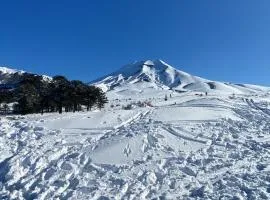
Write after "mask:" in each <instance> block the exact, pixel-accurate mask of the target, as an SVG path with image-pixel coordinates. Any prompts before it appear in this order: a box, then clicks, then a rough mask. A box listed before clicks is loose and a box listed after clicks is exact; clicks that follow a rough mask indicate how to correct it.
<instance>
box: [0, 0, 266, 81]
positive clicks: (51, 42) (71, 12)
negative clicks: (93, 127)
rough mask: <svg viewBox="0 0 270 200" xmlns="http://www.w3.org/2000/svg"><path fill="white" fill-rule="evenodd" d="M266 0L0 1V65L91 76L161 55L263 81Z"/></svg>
mask: <svg viewBox="0 0 270 200" xmlns="http://www.w3.org/2000/svg"><path fill="white" fill-rule="evenodd" d="M269 8H270V1H269V0H259V1H256V0H167V1H165V0H163V1H161V0H136V1H135V0H78V1H74V0H64V1H60V0H57V1H56V0H53V1H52V0H46V1H45V0H43V1H37V0H23V1H22V0H17V1H16V0H6V1H1V5H0V65H1V66H3V65H4V66H12V67H14V68H19V69H24V70H27V71H31V72H35V73H43V74H48V75H56V74H63V75H66V76H67V77H68V78H70V79H81V80H83V81H90V80H93V79H95V78H97V77H99V76H102V75H105V74H106V73H109V72H112V71H114V70H116V69H118V68H119V67H121V66H122V65H124V64H127V63H130V62H133V61H135V60H144V59H163V60H164V61H166V62H168V63H169V64H171V65H173V66H175V67H177V68H178V69H180V70H183V71H186V72H189V73H191V74H195V75H198V76H202V77H204V78H208V79H213V80H221V81H228V82H236V83H257V84H262V85H268V86H270V12H269Z"/></svg>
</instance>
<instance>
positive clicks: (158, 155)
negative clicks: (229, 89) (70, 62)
mask: <svg viewBox="0 0 270 200" xmlns="http://www.w3.org/2000/svg"><path fill="white" fill-rule="evenodd" d="M181 98H184V97H182V96H181ZM178 100H179V102H178ZM173 102H176V104H174V103H173ZM155 104H156V106H155V107H152V108H150V107H149V108H134V109H135V110H136V112H130V113H129V112H126V114H125V115H124V114H123V113H122V112H123V111H122V110H121V109H114V110H113V111H112V113H111V114H112V118H111V120H112V121H114V119H116V120H115V121H116V122H115V123H113V122H111V124H108V123H109V121H108V120H107V121H103V122H100V123H101V125H100V124H99V125H98V126H97V127H96V125H97V123H96V121H93V122H92V121H91V120H93V119H95V116H99V115H101V114H102V113H99V112H97V113H79V114H70V115H64V114H63V115H61V116H60V115H58V114H48V115H44V116H40V115H29V116H25V117H20V116H11V117H2V118H1V120H0V143H1V147H0V151H1V157H0V159H1V160H0V199H99V200H101V199H270V115H269V112H270V111H269V110H268V107H266V106H265V104H267V102H264V101H262V100H260V98H259V97H254V96H252V97H246V96H245V97H236V98H234V99H230V98H228V97H224V98H216V97H214V98H212V97H205V98H204V99H202V98H200V97H196V96H195V95H194V97H193V99H190V97H187V98H186V100H183V99H181V101H180V97H175V98H174V99H172V100H169V101H168V102H167V104H166V105H163V102H161V101H160V102H155ZM187 108H188V110H187ZM106 109H107V110H109V108H106ZM220 109H224V110H226V112H227V114H226V115H224V116H220V117H217V116H219V115H220ZM172 110H175V112H172ZM202 110H203V111H207V112H203V115H204V114H205V115H206V114H207V117H206V116H205V117H206V118H207V120H202V119H201V118H202V117H201V116H199V115H200V111H202ZM168 111H170V112H171V113H169V115H168V116H166V120H163V118H164V117H163V116H162V115H163V114H166V112H168ZM185 112H187V113H185ZM190 112H192V113H193V115H191V116H189V118H190V119H188V120H185V117H183V116H185V115H187V114H189V115H190ZM217 113H218V114H217ZM167 114H168V113H167ZM104 115H106V113H105V114H104ZM119 115H120V116H119ZM229 115H231V117H228V116H229ZM80 118H81V119H83V120H85V123H86V124H87V123H88V124H87V126H85V127H83V128H78V127H75V128H74V127H72V126H71V125H70V124H71V122H74V120H77V119H80ZM113 118H114V119H113ZM161 119H162V120H161ZM55 120H56V121H55ZM57 120H58V121H59V123H60V122H61V120H62V121H63V124H62V125H63V126H66V127H67V128H65V127H63V128H61V129H59V128H52V127H50V126H48V125H47V123H48V124H49V123H53V122H55V123H58V121H57ZM87 120H89V122H88V121H87ZM109 120H110V119H109ZM90 122H91V123H90ZM53 125H55V124H53ZM60 125H61V124H60Z"/></svg>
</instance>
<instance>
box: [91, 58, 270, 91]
mask: <svg viewBox="0 0 270 200" xmlns="http://www.w3.org/2000/svg"><path fill="white" fill-rule="evenodd" d="M91 84H94V85H96V86H98V87H100V88H102V89H103V90H104V91H111V90H115V91H123V89H124V90H126V89H128V90H132V89H135V90H137V91H139V92H140V93H141V92H143V91H144V90H145V89H149V88H154V89H157V90H168V89H173V90H177V91H199V92H213V91H214V92H225V93H236V94H243V93H254V92H262V91H263V92H265V91H269V90H270V88H267V87H262V86H254V85H247V84H231V83H222V82H218V81H211V80H207V79H204V78H200V77H197V76H193V75H190V74H188V73H186V72H183V71H180V70H177V69H175V68H173V67H172V66H170V65H169V64H167V63H165V62H164V61H162V60H146V61H140V62H135V63H132V64H129V65H126V66H124V67H122V68H121V69H119V70H118V71H116V72H113V73H111V74H109V75H107V76H105V77H102V78H100V79H98V80H95V81H93V82H92V83H91Z"/></svg>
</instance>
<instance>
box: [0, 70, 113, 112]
mask: <svg viewBox="0 0 270 200" xmlns="http://www.w3.org/2000/svg"><path fill="white" fill-rule="evenodd" d="M107 101H108V100H107V98H106V96H105V94H104V92H103V91H102V90H101V89H100V88H97V87H95V86H89V85H86V84H84V83H83V82H81V81H78V80H74V81H69V80H67V79H66V78H65V77H64V76H55V77H53V79H52V80H51V81H45V80H44V79H43V77H42V76H38V75H33V74H29V75H26V76H25V77H24V78H23V80H22V81H21V82H20V83H19V86H18V87H17V88H16V89H14V90H7V91H1V95H0V103H2V102H6V103H10V102H16V103H15V104H14V106H13V112H14V113H18V114H29V113H42V114H43V113H44V112H59V113H62V112H63V110H64V111H65V112H76V111H79V110H81V109H82V107H84V108H85V109H86V110H87V111H89V110H91V108H92V107H93V106H96V107H98V108H99V109H101V108H103V107H104V104H105V103H107Z"/></svg>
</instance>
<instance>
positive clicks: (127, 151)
mask: <svg viewBox="0 0 270 200" xmlns="http://www.w3.org/2000/svg"><path fill="white" fill-rule="evenodd" d="M124 154H125V155H126V156H127V157H128V156H129V155H130V154H131V149H130V146H129V144H128V145H127V146H126V147H125V149H124Z"/></svg>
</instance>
